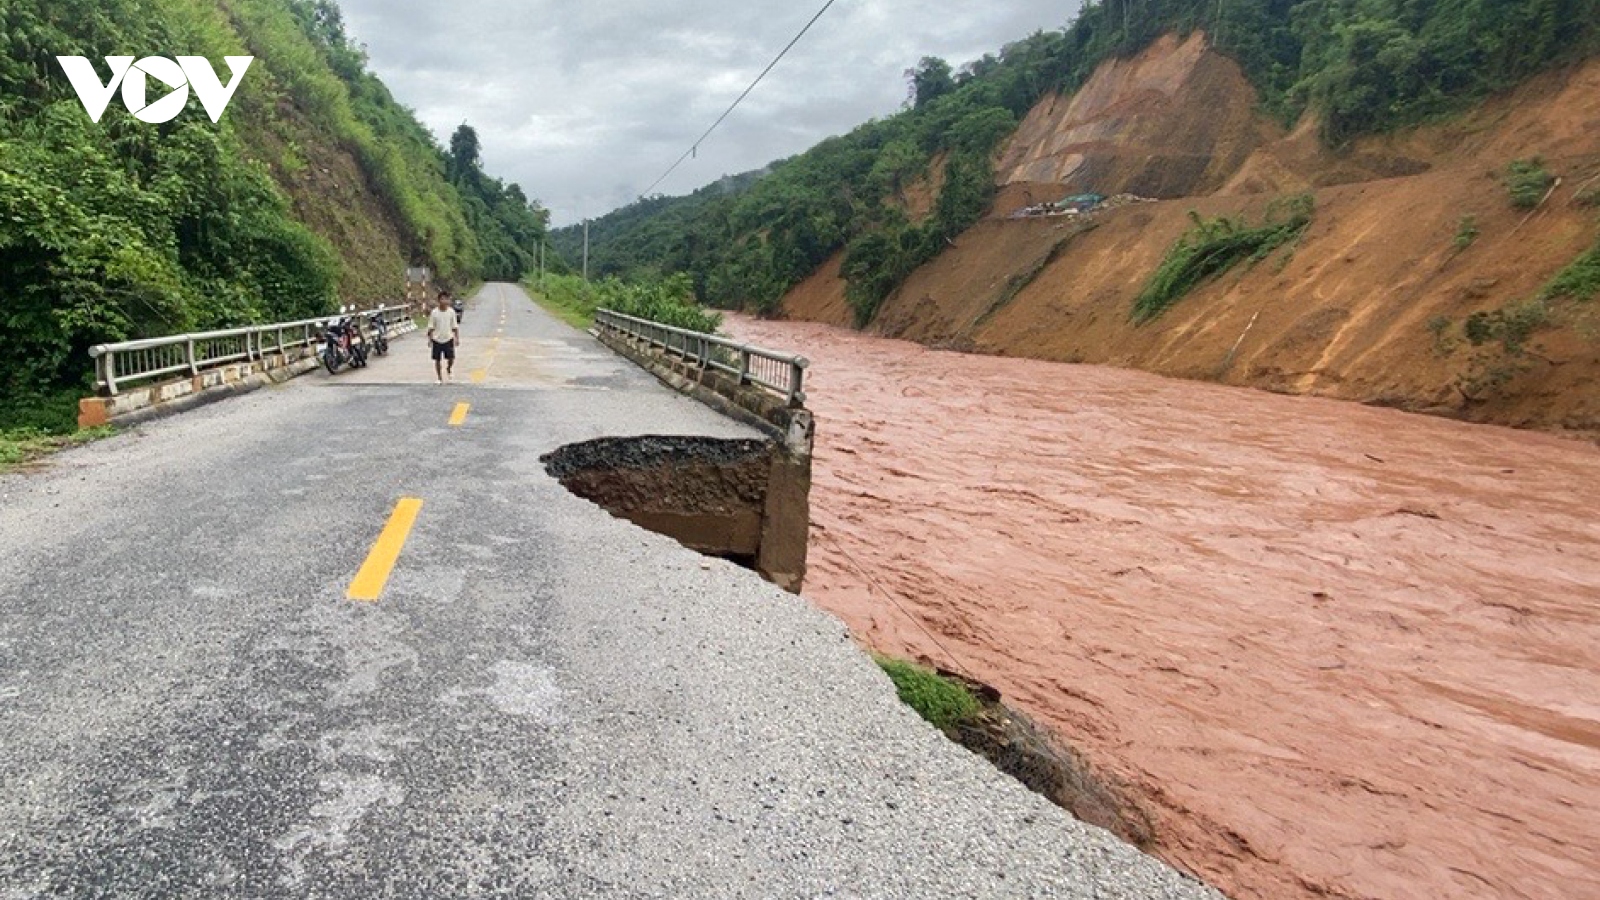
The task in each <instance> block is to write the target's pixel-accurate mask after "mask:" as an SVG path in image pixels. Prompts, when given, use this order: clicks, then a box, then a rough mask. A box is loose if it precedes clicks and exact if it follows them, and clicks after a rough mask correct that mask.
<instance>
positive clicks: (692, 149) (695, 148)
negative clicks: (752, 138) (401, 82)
mask: <svg viewBox="0 0 1600 900" xmlns="http://www.w3.org/2000/svg"><path fill="white" fill-rule="evenodd" d="M837 2H838V0H828V2H827V3H824V4H823V5H822V9H820V10H818V11H817V14H816V15H814V16H812V17H811V21H810V22H807V23H806V27H804V28H802V29H800V33H799V34H797V35H795V36H794V40H792V41H790V42H789V46H787V47H784V48H783V52H781V53H779V54H778V56H777V58H776V59H774V60H773V61H772V62H770V63H768V64H767V67H766V68H765V69H762V70H761V74H760V75H757V76H756V80H755V81H752V82H750V86H749V87H747V88H745V89H744V93H742V94H740V95H739V99H737V100H735V101H733V105H732V106H730V107H728V111H727V112H725V113H723V114H722V117H721V118H719V119H717V121H716V122H714V123H712V125H711V127H710V128H707V129H706V133H705V134H702V135H700V140H698V141H695V142H694V143H693V144H690V145H689V149H687V150H685V151H683V155H682V156H680V157H678V161H677V162H675V163H673V164H672V167H671V168H670V169H667V171H666V172H664V173H662V175H661V177H660V178H657V179H656V180H655V183H654V184H652V185H650V186H649V187H647V188H645V189H644V193H642V194H640V195H639V199H641V200H642V199H644V198H645V197H648V196H650V192H651V191H653V190H655V189H656V188H657V187H659V186H660V185H661V182H663V181H666V180H667V179H668V178H670V177H671V176H672V173H673V172H676V171H678V167H679V166H681V165H683V163H684V161H685V160H687V159H688V158H689V157H690V156H694V155H696V154H697V153H698V152H699V150H700V145H701V144H703V143H705V140H706V138H708V137H710V136H711V132H713V131H716V130H717V126H719V125H721V124H722V123H723V121H724V120H726V119H727V118H728V116H730V115H732V114H733V111H734V110H735V109H738V108H739V104H741V103H743V102H744V98H746V97H748V96H750V92H751V91H753V90H755V89H756V85H758V84H760V83H761V80H762V79H763V78H766V77H767V73H769V72H771V71H772V70H773V69H774V68H776V67H777V65H778V63H780V62H782V61H783V58H784V57H785V56H787V55H789V51H790V50H793V49H794V45H795V44H798V43H800V39H801V38H803V37H805V36H806V32H808V31H810V30H811V26H813V25H815V24H817V20H818V19H821V18H822V14H823V13H825V12H827V11H828V8H829V7H831V6H833V4H835V3H837Z"/></svg>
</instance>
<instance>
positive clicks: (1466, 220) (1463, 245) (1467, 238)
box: [1452, 216, 1479, 253]
mask: <svg viewBox="0 0 1600 900" xmlns="http://www.w3.org/2000/svg"><path fill="white" fill-rule="evenodd" d="M1478 234H1479V232H1478V218H1477V216H1462V217H1461V221H1460V222H1458V223H1457V224H1456V237H1455V240H1454V241H1452V243H1453V244H1454V246H1455V248H1456V252H1457V253H1461V252H1462V251H1464V250H1466V249H1467V248H1468V247H1471V246H1472V245H1473V243H1474V242H1475V241H1477V240H1478Z"/></svg>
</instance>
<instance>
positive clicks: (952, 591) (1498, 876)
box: [732, 319, 1600, 900]
mask: <svg viewBox="0 0 1600 900" xmlns="http://www.w3.org/2000/svg"><path fill="white" fill-rule="evenodd" d="M732 330H733V331H734V332H735V333H737V335H738V336H739V337H741V338H744V339H747V340H751V341H754V342H757V343H761V344H765V345H768V346H774V347H782V348H785V349H789V350H793V351H795V352H799V353H802V354H804V355H806V356H808V357H810V358H811V359H812V361H813V368H812V370H811V376H810V377H809V378H808V380H807V393H808V396H809V398H810V401H809V405H810V406H811V408H812V409H813V410H814V411H815V413H816V416H817V435H818V445H817V454H816V463H815V480H814V484H813V489H812V490H813V493H812V518H813V530H812V546H811V571H810V574H809V575H808V577H807V589H806V595H807V596H808V597H810V598H811V599H813V600H815V601H816V602H818V603H820V604H821V605H822V606H824V607H825V608H827V609H829V610H831V611H833V612H834V613H836V614H837V615H839V616H840V617H842V618H843V619H845V621H846V622H847V623H848V624H849V625H850V626H851V628H852V629H853V630H854V631H855V633H856V634H857V635H859V636H860V637H861V638H862V639H864V640H865V641H866V642H867V643H869V644H871V645H873V646H875V647H877V648H880V649H882V650H885V651H890V652H907V653H911V654H914V655H922V656H926V657H927V658H929V659H933V660H938V661H940V662H943V663H945V664H947V665H954V666H959V667H964V668H966V669H969V670H971V671H972V673H973V674H975V675H976V676H978V677H980V678H981V679H983V680H985V681H988V682H990V683H992V684H994V685H996V686H997V687H999V688H1000V689H1001V690H1002V691H1004V693H1005V694H1006V695H1007V696H1008V697H1009V698H1011V699H1012V700H1013V701H1015V702H1016V703H1018V704H1020V705H1021V706H1022V707H1023V708H1024V709H1026V710H1028V711H1030V712H1032V713H1033V714H1035V715H1036V716H1038V717H1039V718H1040V719H1041V720H1042V721H1043V722H1046V723H1048V724H1049V725H1050V726H1051V727H1052V728H1053V729H1054V731H1055V732H1056V733H1057V734H1059V735H1061V736H1063V737H1065V738H1066V739H1067V740H1069V741H1070V742H1071V743H1072V744H1074V745H1075V746H1077V747H1079V748H1080V749H1082V750H1084V751H1086V752H1087V753H1088V754H1089V756H1090V758H1091V759H1092V760H1093V761H1094V762H1096V763H1097V764H1098V765H1099V766H1101V767H1102V768H1103V769H1104V770H1105V771H1106V772H1108V773H1110V774H1111V775H1112V776H1114V777H1115V778H1116V779H1118V780H1121V781H1122V782H1124V783H1125V785H1126V787H1127V789H1128V792H1129V794H1130V795H1131V796H1132V797H1133V798H1134V801H1135V802H1136V803H1137V804H1138V806H1139V807H1140V809H1139V810H1137V811H1135V812H1138V813H1142V814H1145V815H1147V816H1148V817H1149V818H1150V819H1152V820H1153V824H1154V826H1155V833H1156V838H1157V842H1158V845H1157V852H1159V853H1160V854H1161V855H1163V856H1165V857H1166V858H1167V859H1169V860H1172V861H1174V862H1177V863H1179V864H1181V865H1183V866H1185V867H1188V868H1190V869H1192V870H1194V871H1197V872H1200V873H1202V874H1203V875H1204V876H1205V877H1207V879H1208V880H1210V881H1211V882H1212V883H1214V884H1216V885H1217V886H1219V887H1221V888H1222V889H1224V890H1225V891H1228V892H1229V893H1230V894H1233V895H1235V896H1238V897H1241V898H1246V897H1249V898H1274V900H1277V898H1300V897H1308V898H1309V897H1320V896H1336V897H1362V898H1366V897H1373V898H1378V897H1383V898H1394V897H1457V898H1461V897H1473V898H1507V897H1526V898H1557V897H1561V898H1568V897H1600V839H1597V835H1600V831H1597V825H1596V823H1597V822H1600V452H1597V451H1596V448H1595V446H1593V445H1592V444H1588V443H1583V442H1579V441H1573V440H1564V439H1560V438H1556V437H1552V436H1548V435H1541V434H1533V433H1525V432H1516V431H1511V430H1507V429H1500V428H1489V427H1477V426H1468V425H1463V424H1459V423H1455V422H1450V421H1444V420H1440V419H1433V418H1426V417H1422V416H1412V415H1407V414H1404V413H1400V412H1395V411H1391V410H1381V409H1371V408H1365V407H1361V406H1357V405H1353V404H1347V403H1339V402H1333V401H1323V400H1317V399H1309V398H1296V397H1282V396H1277V395H1272V394H1266V393H1260V392H1254V391H1249V390H1242V389H1231V388H1222V387H1217V386H1212V385H1206V384H1199V383H1193V382H1183V381H1174V380H1166V379H1162V378H1158V377H1154V376H1150V375H1146V374H1144V373H1140V372H1133V371H1125V370H1119V369H1108V368H1098V367H1088V366H1064V365H1057V364H1050V363H1042V362H1036V361H1031V360H1017V359H1000V358H992V357H979V356H967V355H959V354H954V353H945V352H937V351H932V350H928V349H926V348H923V347H920V346H917V345H914V344H908V343H903V342H898V341H886V340H882V339H877V338H872V337H868V336H863V335H858V334H855V333H852V332H847V331H841V330H838V329H832V328H827V327H824V326H817V325H807V324H799V323H771V322H756V321H751V320H744V319H740V320H736V321H735V322H734V323H733V327H732Z"/></svg>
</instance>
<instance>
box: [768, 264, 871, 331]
mask: <svg viewBox="0 0 1600 900" xmlns="http://www.w3.org/2000/svg"><path fill="white" fill-rule="evenodd" d="M843 264H844V251H843V250H840V251H839V252H838V253H835V254H834V255H833V257H832V258H830V259H829V260H828V261H827V262H825V263H823V264H822V266H821V267H820V268H818V269H817V270H816V271H815V272H812V273H811V277H809V278H807V279H806V280H805V281H802V282H800V283H799V284H797V285H795V286H794V287H793V288H791V289H790V290H789V293H788V294H785V295H784V298H783V314H784V315H785V316H788V317H789V318H794V319H805V320H807V321H809V322H821V323H823V324H825V325H838V326H840V327H844V328H848V327H850V326H851V325H853V324H855V314H854V313H852V312H851V311H850V303H849V302H848V301H847V300H845V296H844V289H845V281H844V278H843V276H841V275H840V274H839V267H840V266H841V265H843Z"/></svg>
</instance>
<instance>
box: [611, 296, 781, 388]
mask: <svg viewBox="0 0 1600 900" xmlns="http://www.w3.org/2000/svg"><path fill="white" fill-rule="evenodd" d="M594 327H595V330H596V331H597V332H599V333H600V334H601V335H603V336H608V337H622V338H626V339H628V340H630V341H633V342H635V343H639V344H644V345H647V346H649V347H652V348H660V350H661V352H662V353H664V354H666V355H667V356H676V357H678V358H679V359H682V360H684V361H685V362H688V363H692V364H694V365H696V366H698V367H699V368H701V369H716V370H718V371H721V372H725V373H727V374H728V375H731V376H733V377H734V378H736V379H738V383H739V384H740V385H747V384H753V385H757V386H759V387H763V388H766V389H768V390H770V391H773V392H775V393H777V394H778V395H779V396H781V397H783V398H784V399H785V400H787V401H788V403H789V406H790V408H793V409H799V408H801V407H803V406H805V403H806V393H805V378H806V368H807V367H808V366H810V365H811V363H810V361H808V360H807V359H806V358H805V357H802V356H795V355H793V354H791V353H780V352H778V351H775V350H766V349H763V348H761V347H755V346H751V345H749V344H741V343H739V342H738V341H730V340H728V339H727V338H720V337H717V336H716V335H713V334H702V333H701V332H698V331H689V330H688V329H684V328H673V327H672V326H670V325H662V324H661V323H659V322H651V321H649V320H646V319H637V318H634V317H633V316H625V315H623V314H621V313H617V312H612V311H611V310H609V309H602V310H597V311H596V312H595V314H594Z"/></svg>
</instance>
